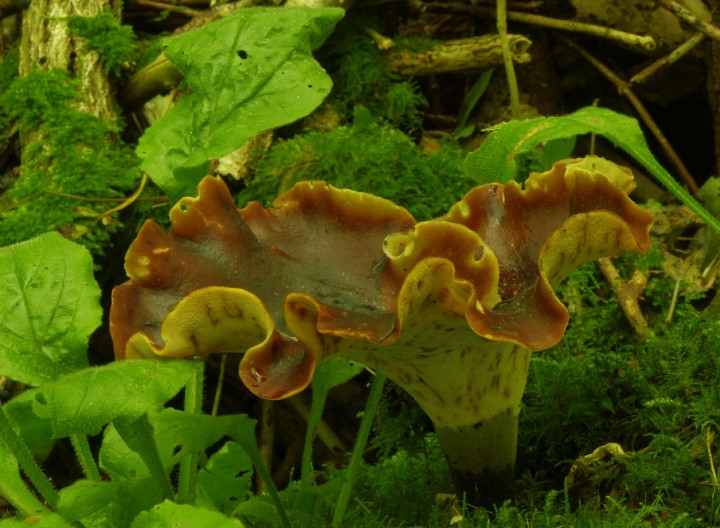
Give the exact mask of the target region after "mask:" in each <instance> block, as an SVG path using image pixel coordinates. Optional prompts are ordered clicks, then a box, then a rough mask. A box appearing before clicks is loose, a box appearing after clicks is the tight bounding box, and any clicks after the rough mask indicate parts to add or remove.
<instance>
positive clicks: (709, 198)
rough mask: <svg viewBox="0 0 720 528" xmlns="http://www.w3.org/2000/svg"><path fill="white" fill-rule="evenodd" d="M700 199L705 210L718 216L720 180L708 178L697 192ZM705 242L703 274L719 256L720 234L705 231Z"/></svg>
mask: <svg viewBox="0 0 720 528" xmlns="http://www.w3.org/2000/svg"><path fill="white" fill-rule="evenodd" d="M698 198H700V199H701V200H702V202H703V204H704V205H705V207H707V209H708V210H709V211H710V212H711V213H712V214H714V215H715V216H720V179H718V178H710V179H709V180H708V181H706V182H705V183H704V184H703V186H702V187H700V190H699V191H698ZM706 237H707V238H706V240H705V254H704V255H703V262H702V270H703V272H704V271H705V270H707V269H708V268H709V267H712V266H713V265H714V264H715V263H716V262H717V259H718V256H719V255H720V233H717V232H715V231H707V234H706Z"/></svg>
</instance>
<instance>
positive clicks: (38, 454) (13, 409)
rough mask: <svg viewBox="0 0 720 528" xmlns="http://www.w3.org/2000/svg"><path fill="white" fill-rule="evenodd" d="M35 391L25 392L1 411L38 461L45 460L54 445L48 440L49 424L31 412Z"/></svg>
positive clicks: (51, 440) (53, 442)
mask: <svg viewBox="0 0 720 528" xmlns="http://www.w3.org/2000/svg"><path fill="white" fill-rule="evenodd" d="M34 395H35V390H27V391H25V392H23V393H21V394H19V395H17V396H16V397H14V398H13V399H12V400H10V401H9V402H7V403H6V404H5V405H3V410H4V411H5V412H6V413H7V414H8V417H9V418H10V420H11V421H12V422H13V423H14V424H15V425H16V426H17V429H18V430H17V433H18V435H20V438H21V439H22V441H23V443H24V444H25V445H26V446H27V448H28V449H29V450H30V452H31V453H32V454H33V455H34V456H35V458H36V459H38V460H45V459H46V458H47V457H48V455H49V454H50V450H51V449H52V448H53V446H54V445H55V440H53V439H52V438H50V435H51V433H52V431H51V429H50V423H49V422H48V421H47V420H43V419H42V418H40V417H39V416H38V415H37V414H35V413H34V412H33V410H32V402H33V398H34Z"/></svg>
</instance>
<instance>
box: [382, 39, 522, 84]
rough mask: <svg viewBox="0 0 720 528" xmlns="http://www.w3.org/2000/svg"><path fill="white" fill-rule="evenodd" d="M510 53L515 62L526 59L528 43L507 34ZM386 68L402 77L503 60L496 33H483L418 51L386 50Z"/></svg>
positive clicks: (488, 65) (489, 65) (479, 67)
mask: <svg viewBox="0 0 720 528" xmlns="http://www.w3.org/2000/svg"><path fill="white" fill-rule="evenodd" d="M507 39H508V46H509V49H510V54H511V56H512V59H513V60H514V61H515V62H529V61H530V59H531V57H530V54H529V53H528V52H527V50H528V48H529V47H530V45H531V44H532V42H530V40H529V39H528V38H526V37H524V36H522V35H512V34H511V35H507ZM387 58H388V61H389V63H390V68H391V69H392V70H393V71H394V72H395V73H397V74H399V75H402V76H403V77H416V76H420V75H433V74H437V73H450V72H466V71H471V70H485V69H488V68H492V67H494V66H498V65H500V64H502V63H503V48H502V43H501V39H500V37H499V36H498V35H483V36H480V37H471V38H465V39H456V40H446V41H444V42H439V43H436V44H435V45H434V46H433V47H432V48H431V49H429V50H423V51H420V52H418V53H411V52H409V51H397V50H394V49H393V50H390V51H388V52H387Z"/></svg>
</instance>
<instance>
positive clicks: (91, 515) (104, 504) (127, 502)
mask: <svg viewBox="0 0 720 528" xmlns="http://www.w3.org/2000/svg"><path fill="white" fill-rule="evenodd" d="M161 501H162V496H161V494H160V493H158V491H157V488H156V487H155V486H154V481H153V480H152V479H145V480H140V481H133V482H131V481H127V480H121V481H114V482H94V481H89V480H80V481H77V482H75V483H74V484H71V485H70V486H68V487H66V488H63V489H62V490H61V491H60V502H59V503H58V510H59V511H60V513H62V515H63V517H64V518H65V519H67V520H69V521H80V522H81V523H82V525H83V526H112V527H114V528H124V527H128V526H130V525H131V524H132V522H133V520H134V519H135V517H136V516H137V515H138V514H139V513H141V512H142V511H143V510H147V509H150V508H152V507H153V506H154V505H156V504H158V503H160V502H161Z"/></svg>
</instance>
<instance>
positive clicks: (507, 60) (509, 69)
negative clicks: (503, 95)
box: [497, 0, 520, 118]
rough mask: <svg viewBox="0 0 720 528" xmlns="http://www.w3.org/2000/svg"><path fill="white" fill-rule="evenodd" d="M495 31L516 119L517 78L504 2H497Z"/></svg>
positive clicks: (518, 99) (501, 0)
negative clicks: (498, 39)
mask: <svg viewBox="0 0 720 528" xmlns="http://www.w3.org/2000/svg"><path fill="white" fill-rule="evenodd" d="M497 29H498V33H499V34H500V43H501V45H502V54H503V63H504V64H505V75H507V82H508V89H509V90H510V111H511V112H512V116H513V118H516V117H517V116H518V114H519V113H520V94H519V93H518V87H517V78H516V77H515V65H514V64H513V59H512V54H511V53H510V42H509V41H508V34H507V4H506V1H505V0H497Z"/></svg>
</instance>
